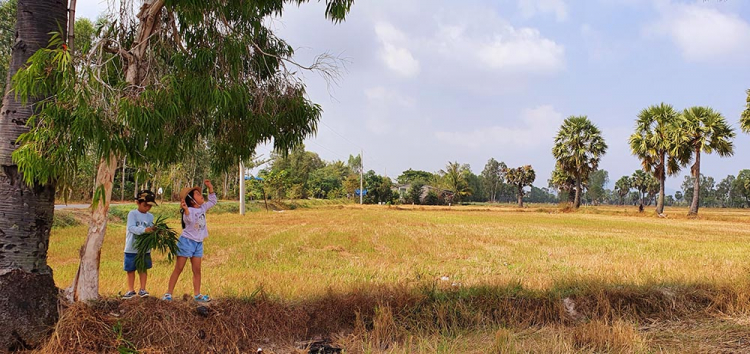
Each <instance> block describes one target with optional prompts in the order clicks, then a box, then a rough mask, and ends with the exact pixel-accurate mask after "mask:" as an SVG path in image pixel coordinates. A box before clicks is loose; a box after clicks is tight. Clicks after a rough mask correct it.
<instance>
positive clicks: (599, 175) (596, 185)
mask: <svg viewBox="0 0 750 354" xmlns="http://www.w3.org/2000/svg"><path fill="white" fill-rule="evenodd" d="M607 183H609V172H607V171H606V170H596V171H594V172H592V173H590V174H589V183H588V188H587V189H586V198H587V199H588V200H589V201H590V202H591V203H593V204H594V205H598V204H600V203H601V202H602V201H604V200H605V199H606V197H607V190H606V189H604V186H605V185H606V184H607Z"/></svg>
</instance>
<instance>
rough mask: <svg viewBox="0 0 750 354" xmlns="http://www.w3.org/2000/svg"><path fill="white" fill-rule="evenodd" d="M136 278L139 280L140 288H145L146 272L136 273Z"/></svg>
mask: <svg viewBox="0 0 750 354" xmlns="http://www.w3.org/2000/svg"><path fill="white" fill-rule="evenodd" d="M138 278H139V280H140V281H141V290H146V279H147V278H148V272H147V271H146V272H143V273H138Z"/></svg>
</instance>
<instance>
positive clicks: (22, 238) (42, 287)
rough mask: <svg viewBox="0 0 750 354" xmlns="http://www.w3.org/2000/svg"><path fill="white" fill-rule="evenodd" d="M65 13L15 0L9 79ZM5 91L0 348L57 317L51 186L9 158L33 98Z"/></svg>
mask: <svg viewBox="0 0 750 354" xmlns="http://www.w3.org/2000/svg"><path fill="white" fill-rule="evenodd" d="M66 18H67V1H61V0H57V1H55V0H33V1H32V0H19V1H18V12H17V14H16V31H15V33H16V37H15V43H14V45H13V52H12V55H11V60H10V67H9V70H8V78H10V77H11V76H12V75H13V74H15V73H16V72H17V71H18V70H19V69H20V68H22V67H23V65H24V64H25V63H26V61H27V60H28V59H29V57H31V55H32V54H34V52H36V51H37V50H38V49H40V48H42V47H45V46H47V43H48V41H49V38H50V34H49V33H50V32H52V31H57V30H58V29H59V28H63V29H64V28H65V26H66ZM58 24H60V25H61V27H58ZM6 87H8V88H10V82H8V83H7V86H6ZM9 91H10V90H6V91H5V92H6V93H5V97H3V102H2V114H1V115H0V142H1V143H0V167H2V168H0V200H2V203H0V323H2V329H0V352H4V351H8V350H19V349H27V348H32V347H35V346H37V345H39V344H40V343H42V341H43V340H44V339H45V338H46V336H47V335H48V333H49V330H50V329H51V328H52V325H54V323H55V322H57V318H58V312H57V288H56V287H55V282H54V280H53V278H52V269H51V268H50V267H49V266H48V265H47V248H48V246H49V231H50V228H51V227H52V218H53V212H54V209H55V206H54V204H55V185H54V184H52V183H50V184H46V185H40V184H37V183H35V184H33V185H31V186H29V185H27V184H26V183H24V182H23V174H22V173H21V172H20V171H19V170H18V166H17V165H16V164H15V163H14V162H13V161H12V159H11V155H12V153H13V151H15V149H16V148H17V145H16V144H15V142H16V140H17V139H18V136H19V135H20V134H22V133H25V132H27V131H28V128H27V127H26V121H27V120H28V119H29V117H30V116H31V115H32V108H31V105H32V104H33V103H34V102H35V101H36V99H34V98H32V99H30V101H29V102H28V103H29V105H27V106H24V105H22V104H21V102H19V101H16V100H15V96H14V95H13V93H10V92H9Z"/></svg>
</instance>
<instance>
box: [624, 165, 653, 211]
mask: <svg viewBox="0 0 750 354" xmlns="http://www.w3.org/2000/svg"><path fill="white" fill-rule="evenodd" d="M653 180H654V177H653V176H651V175H649V174H648V173H646V172H645V171H643V170H635V172H633V175H632V176H631V177H630V183H631V186H632V187H633V188H635V190H637V191H638V202H639V206H638V211H640V212H642V211H643V205H644V200H645V195H646V193H647V192H648V189H649V186H650V185H653V182H652V181H653Z"/></svg>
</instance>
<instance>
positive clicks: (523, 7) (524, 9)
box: [518, 0, 568, 22]
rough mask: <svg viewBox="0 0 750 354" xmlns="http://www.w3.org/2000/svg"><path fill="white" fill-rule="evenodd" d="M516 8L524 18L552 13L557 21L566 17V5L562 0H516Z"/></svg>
mask: <svg viewBox="0 0 750 354" xmlns="http://www.w3.org/2000/svg"><path fill="white" fill-rule="evenodd" d="M518 9H519V10H520V11H521V15H522V16H524V17H526V18H531V17H534V16H535V15H536V14H547V13H552V14H554V15H555V19H557V21H558V22H562V21H565V20H567V19H568V7H567V5H565V1H563V0H518Z"/></svg>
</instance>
